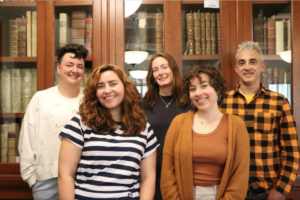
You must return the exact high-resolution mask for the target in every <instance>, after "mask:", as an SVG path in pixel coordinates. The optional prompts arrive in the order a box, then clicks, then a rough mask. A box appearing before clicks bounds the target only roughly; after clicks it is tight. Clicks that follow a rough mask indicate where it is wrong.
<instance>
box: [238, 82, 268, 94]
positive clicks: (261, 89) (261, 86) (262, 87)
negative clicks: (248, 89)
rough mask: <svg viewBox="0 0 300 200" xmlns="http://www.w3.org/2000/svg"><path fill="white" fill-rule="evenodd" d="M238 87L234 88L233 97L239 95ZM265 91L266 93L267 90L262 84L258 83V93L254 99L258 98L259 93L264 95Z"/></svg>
mask: <svg viewBox="0 0 300 200" xmlns="http://www.w3.org/2000/svg"><path fill="white" fill-rule="evenodd" d="M240 87H241V85H240V84H238V85H237V86H236V88H235V90H234V93H233V95H235V94H241V93H240V91H239V89H240ZM266 91H267V89H266V88H265V87H264V86H263V84H262V83H260V89H259V91H258V92H257V93H256V94H255V95H254V97H256V96H258V95H259V94H260V93H261V92H263V93H266Z"/></svg>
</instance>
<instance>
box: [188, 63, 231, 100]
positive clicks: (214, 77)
mask: <svg viewBox="0 0 300 200" xmlns="http://www.w3.org/2000/svg"><path fill="white" fill-rule="evenodd" d="M200 73H204V74H206V75H208V77H209V85H210V86H212V87H213V88H214V89H215V91H216V92H218V93H219V94H220V95H221V99H220V101H218V105H221V104H222V102H223V99H224V97H225V94H226V81H225V78H224V77H223V75H222V73H221V72H220V70H218V69H217V68H215V67H213V66H210V65H195V66H194V67H192V68H191V69H189V70H188V71H187V72H186V73H185V74H184V76H183V85H184V89H185V92H186V94H187V95H188V96H189V94H190V90H189V87H190V85H191V79H193V78H194V77H197V78H198V79H199V80H200V81H201V77H200V76H199V74H200Z"/></svg>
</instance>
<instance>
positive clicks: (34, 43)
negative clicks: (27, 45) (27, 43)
mask: <svg viewBox="0 0 300 200" xmlns="http://www.w3.org/2000/svg"><path fill="white" fill-rule="evenodd" d="M31 56H32V57H36V56H37V13H36V11H33V12H32V13H31Z"/></svg>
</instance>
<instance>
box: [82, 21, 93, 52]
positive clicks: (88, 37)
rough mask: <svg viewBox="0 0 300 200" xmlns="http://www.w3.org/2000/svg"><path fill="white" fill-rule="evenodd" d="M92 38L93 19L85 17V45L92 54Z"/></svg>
mask: <svg viewBox="0 0 300 200" xmlns="http://www.w3.org/2000/svg"><path fill="white" fill-rule="evenodd" d="M92 38H93V19H92V18H86V19H85V43H84V46H85V48H86V49H87V50H88V52H89V54H90V55H92Z"/></svg>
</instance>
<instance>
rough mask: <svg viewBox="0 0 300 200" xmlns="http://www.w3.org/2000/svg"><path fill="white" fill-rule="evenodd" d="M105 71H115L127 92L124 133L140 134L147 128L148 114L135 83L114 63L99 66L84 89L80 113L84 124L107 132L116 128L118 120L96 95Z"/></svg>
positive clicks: (123, 118)
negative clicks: (144, 109)
mask: <svg viewBox="0 0 300 200" xmlns="http://www.w3.org/2000/svg"><path fill="white" fill-rule="evenodd" d="M105 71H113V72H115V73H116V74H117V75H118V77H119V78H120V80H121V81H122V83H123V84H124V90H125V94H124V99H123V101H122V103H121V110H122V130H123V131H124V134H125V135H129V134H134V135H138V134H140V132H142V131H143V130H145V128H146V114H145V112H144V111H143V110H142V109H141V107H140V101H139V99H138V96H137V92H136V88H135V84H134V83H133V82H132V81H131V79H129V77H128V75H127V74H126V72H125V71H124V70H123V69H122V68H120V67H119V66H117V65H112V64H105V65H102V66H99V67H97V68H96V69H95V70H94V71H93V73H92V75H91V76H90V78H89V79H88V81H87V83H86V86H85V89H84V91H83V93H84V98H83V100H82V103H81V104H80V107H79V115H80V116H81V120H82V122H83V124H84V125H86V126H88V127H90V128H92V129H94V130H96V131H99V132H101V133H105V134H108V133H111V132H114V131H115V130H116V122H115V121H114V120H113V119H112V116H111V113H110V112H109V110H108V109H107V108H105V107H104V106H103V105H102V104H101V103H100V102H99V100H98V98H97V96H96V92H97V83H98V82H99V79H100V75H101V74H102V73H103V72H105Z"/></svg>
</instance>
